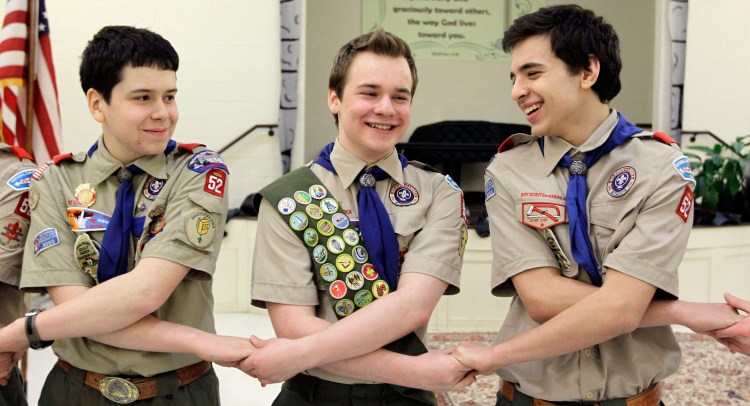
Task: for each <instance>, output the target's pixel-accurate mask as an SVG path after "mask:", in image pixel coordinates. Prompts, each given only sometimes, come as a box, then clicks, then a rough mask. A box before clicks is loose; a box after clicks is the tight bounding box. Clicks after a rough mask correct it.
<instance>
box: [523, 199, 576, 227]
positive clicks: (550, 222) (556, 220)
mask: <svg viewBox="0 0 750 406" xmlns="http://www.w3.org/2000/svg"><path fill="white" fill-rule="evenodd" d="M566 221H568V212H567V210H566V208H565V204H562V203H548V202H529V203H523V204H522V205H521V222H522V223H523V224H526V225H527V226H531V227H534V228H538V229H539V230H544V229H545V228H550V227H552V226H554V225H557V224H562V223H565V222H566Z"/></svg>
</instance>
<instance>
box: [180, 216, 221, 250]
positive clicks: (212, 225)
mask: <svg viewBox="0 0 750 406" xmlns="http://www.w3.org/2000/svg"><path fill="white" fill-rule="evenodd" d="M185 233H186V234H187V239H188V241H190V243H191V244H193V245H195V246H196V247H198V248H206V247H208V246H209V245H211V242H212V241H213V240H214V236H215V235H216V222H215V221H214V218H213V216H211V214H209V213H208V212H206V211H203V210H200V209H199V210H195V211H193V212H192V213H190V215H189V216H188V218H187V220H186V221H185Z"/></svg>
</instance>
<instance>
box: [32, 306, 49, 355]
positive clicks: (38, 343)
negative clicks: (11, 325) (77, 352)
mask: <svg viewBox="0 0 750 406" xmlns="http://www.w3.org/2000/svg"><path fill="white" fill-rule="evenodd" d="M42 311H44V309H31V310H29V311H28V313H26V329H25V330H26V338H27V339H28V340H29V347H31V349H34V350H39V349H42V348H46V347H49V346H50V345H52V343H54V342H55V340H49V341H42V339H40V338H39V334H37V331H36V315H37V314H39V313H41V312H42Z"/></svg>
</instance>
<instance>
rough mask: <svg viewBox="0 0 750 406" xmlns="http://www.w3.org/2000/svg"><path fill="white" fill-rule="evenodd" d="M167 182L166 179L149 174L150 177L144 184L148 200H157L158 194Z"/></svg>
mask: <svg viewBox="0 0 750 406" xmlns="http://www.w3.org/2000/svg"><path fill="white" fill-rule="evenodd" d="M165 182H166V181H165V180H164V179H158V178H155V177H153V176H149V177H148V179H146V184H145V185H143V197H145V198H146V199H148V200H156V196H158V195H159V192H161V189H162V188H163V187H164V183H165Z"/></svg>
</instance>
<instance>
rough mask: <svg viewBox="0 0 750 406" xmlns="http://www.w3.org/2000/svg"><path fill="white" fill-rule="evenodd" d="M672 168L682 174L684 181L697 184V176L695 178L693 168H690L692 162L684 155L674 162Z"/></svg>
mask: <svg viewBox="0 0 750 406" xmlns="http://www.w3.org/2000/svg"><path fill="white" fill-rule="evenodd" d="M672 166H674V169H675V170H676V171H677V173H679V174H680V176H681V177H682V179H685V180H688V181H690V182H693V183H695V176H693V168H691V167H690V161H688V158H687V157H686V156H685V155H683V156H681V157H679V158H677V159H675V160H674V162H672Z"/></svg>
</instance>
